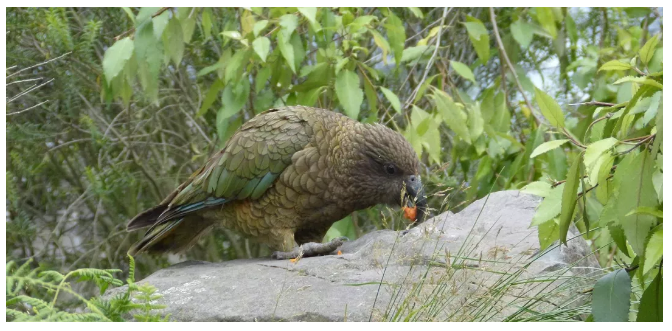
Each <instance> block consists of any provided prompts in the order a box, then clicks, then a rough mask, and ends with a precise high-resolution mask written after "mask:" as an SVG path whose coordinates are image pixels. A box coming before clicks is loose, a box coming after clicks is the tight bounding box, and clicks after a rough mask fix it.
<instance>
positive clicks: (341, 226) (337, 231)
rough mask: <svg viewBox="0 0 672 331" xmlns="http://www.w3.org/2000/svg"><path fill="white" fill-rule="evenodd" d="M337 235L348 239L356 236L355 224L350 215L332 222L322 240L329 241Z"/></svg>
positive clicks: (353, 238)
mask: <svg viewBox="0 0 672 331" xmlns="http://www.w3.org/2000/svg"><path fill="white" fill-rule="evenodd" d="M339 237H348V238H350V240H355V239H356V238H357V233H356V232H355V226H354V224H353V223H352V218H351V217H350V216H347V217H345V218H344V219H342V220H340V221H338V222H335V223H334V224H332V225H331V227H330V228H329V230H328V231H327V234H326V235H325V236H324V241H323V242H329V241H331V240H332V239H334V238H339Z"/></svg>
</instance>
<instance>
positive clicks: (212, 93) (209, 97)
mask: <svg viewBox="0 0 672 331" xmlns="http://www.w3.org/2000/svg"><path fill="white" fill-rule="evenodd" d="M223 88H224V83H222V81H221V80H219V79H218V80H216V81H215V82H214V83H212V85H211V86H210V88H209V89H208V93H206V94H205V99H204V100H203V104H202V105H201V108H200V109H199V110H198V113H196V117H200V116H203V115H204V114H205V112H207V111H208V109H209V108H210V106H212V104H213V103H215V100H217V95H219V91H221V90H222V89H223Z"/></svg>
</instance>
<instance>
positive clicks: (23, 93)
mask: <svg viewBox="0 0 672 331" xmlns="http://www.w3.org/2000/svg"><path fill="white" fill-rule="evenodd" d="M53 81H54V79H53V78H52V79H50V80H48V81H46V82H44V83H42V84H40V85H33V86H31V87H30V88H28V89H27V90H25V91H23V92H21V93H19V94H17V95H16V96H14V97H13V98H11V99H9V100H7V104H9V103H11V102H12V101H14V100H16V99H18V98H20V97H22V96H24V95H26V94H28V93H30V92H32V91H35V90H37V89H38V88H40V87H42V86H44V85H47V84H49V83H51V82H53Z"/></svg>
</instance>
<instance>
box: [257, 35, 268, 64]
mask: <svg viewBox="0 0 672 331" xmlns="http://www.w3.org/2000/svg"><path fill="white" fill-rule="evenodd" d="M252 47H254V51H255V52H256V53H257V55H259V57H260V58H261V61H262V62H266V57H267V56H268V52H269V51H270V50H271V40H270V39H268V38H266V37H258V38H257V39H255V40H254V41H253V42H252Z"/></svg>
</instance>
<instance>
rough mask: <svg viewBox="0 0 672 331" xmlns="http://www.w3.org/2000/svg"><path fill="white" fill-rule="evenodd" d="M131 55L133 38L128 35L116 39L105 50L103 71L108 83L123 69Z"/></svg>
mask: <svg viewBox="0 0 672 331" xmlns="http://www.w3.org/2000/svg"><path fill="white" fill-rule="evenodd" d="M131 56H133V40H131V38H129V37H126V38H124V39H121V40H119V41H117V42H116V43H114V45H112V47H110V48H108V49H107V50H106V51H105V56H104V57H103V72H104V73H105V79H106V80H107V83H108V84H110V82H112V79H114V78H115V77H117V75H118V74H119V73H120V72H121V71H122V70H124V66H125V65H126V62H128V60H129V59H130V58H131Z"/></svg>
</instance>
